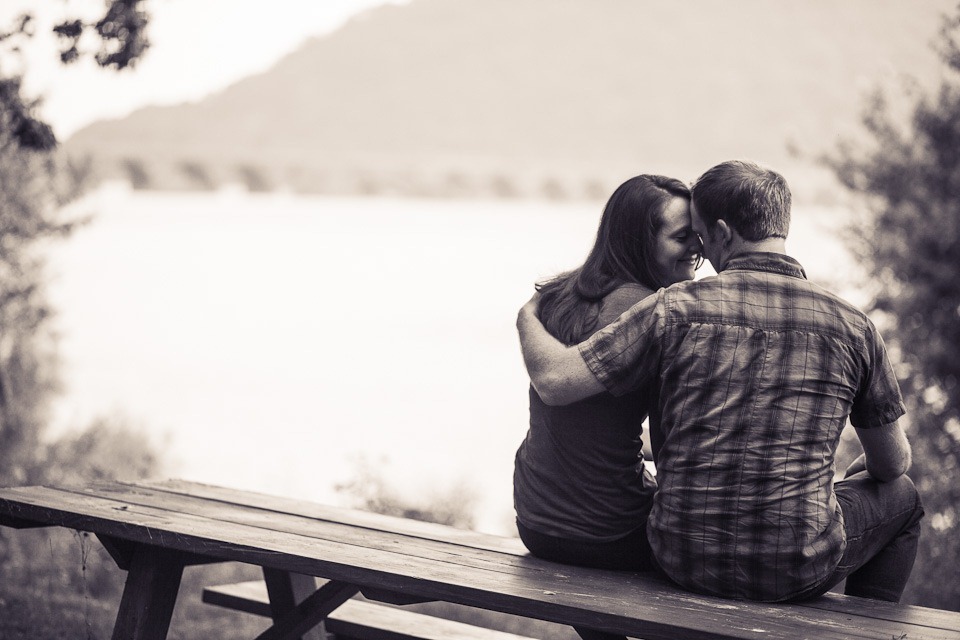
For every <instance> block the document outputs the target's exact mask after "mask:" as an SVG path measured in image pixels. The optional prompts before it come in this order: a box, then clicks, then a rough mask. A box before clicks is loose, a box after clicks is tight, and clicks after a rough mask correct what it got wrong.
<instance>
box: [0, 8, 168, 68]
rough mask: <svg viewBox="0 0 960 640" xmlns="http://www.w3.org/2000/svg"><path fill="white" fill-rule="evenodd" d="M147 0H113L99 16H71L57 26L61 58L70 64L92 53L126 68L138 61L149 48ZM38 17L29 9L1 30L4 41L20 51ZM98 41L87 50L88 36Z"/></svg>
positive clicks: (0, 41) (0, 39)
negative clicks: (86, 18) (85, 48)
mask: <svg viewBox="0 0 960 640" xmlns="http://www.w3.org/2000/svg"><path fill="white" fill-rule="evenodd" d="M144 3H145V0H109V1H108V2H106V3H105V8H104V12H103V15H102V16H100V17H99V18H97V19H95V20H84V19H81V18H70V19H67V20H64V21H63V22H60V23H59V24H56V25H54V26H53V33H54V34H56V36H57V39H58V40H59V42H60V61H61V62H63V63H64V64H70V63H73V62H76V61H77V60H79V59H80V58H81V57H82V56H83V55H84V54H89V55H91V56H92V57H93V58H94V60H96V62H97V64H98V65H100V66H101V67H106V68H111V69H117V70H120V69H126V68H127V67H129V66H132V65H134V64H136V62H137V60H139V59H140V58H141V57H142V56H143V54H144V53H145V52H146V50H147V48H148V47H149V46H150V41H149V40H148V39H147V33H146V31H147V24H148V23H149V21H150V16H149V15H148V14H147V12H146V11H144V10H143V9H142V6H143V4H144ZM35 24H36V19H35V18H34V15H33V13H32V12H29V11H28V12H25V13H24V14H23V15H21V16H20V17H19V18H17V20H16V22H15V23H14V24H13V25H12V27H11V28H10V30H8V31H6V32H2V33H0V45H5V46H6V48H7V50H8V51H17V50H18V48H19V47H20V46H21V45H22V43H23V41H24V40H26V39H29V38H31V37H32V36H33V34H34V28H35ZM87 35H89V36H92V38H88V40H89V39H92V40H94V41H96V42H97V45H98V46H97V49H96V51H93V50H90V51H83V50H82V46H83V44H84V36H87Z"/></svg>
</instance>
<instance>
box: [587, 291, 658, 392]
mask: <svg viewBox="0 0 960 640" xmlns="http://www.w3.org/2000/svg"><path fill="white" fill-rule="evenodd" d="M663 296H664V290H663V289H661V290H660V291H659V292H658V293H657V294H656V295H652V296H649V297H647V298H645V299H644V300H641V301H640V302H639V303H637V304H635V305H634V306H633V307H631V308H630V309H629V310H627V311H626V312H625V313H623V315H621V316H620V318H618V319H617V321H616V322H614V323H613V324H610V325H608V326H607V327H605V328H604V329H602V330H601V331H598V332H597V333H595V334H593V336H591V337H590V339H588V340H587V341H586V342H582V343H580V345H579V349H580V355H581V356H582V357H583V360H584V362H586V364H587V367H588V368H589V369H590V371H592V372H593V374H594V375H595V376H596V377H597V380H599V381H600V383H601V384H602V385H603V386H604V387H606V389H607V391H609V392H610V393H612V394H613V395H615V396H622V395H625V394H627V393H630V392H631V391H634V390H636V389H638V388H640V387H641V386H644V385H645V384H646V383H647V382H649V381H650V380H651V379H652V378H654V377H655V375H656V372H657V370H658V361H659V358H660V339H659V335H660V332H661V331H662V328H663V311H662V310H663V308H664V305H663Z"/></svg>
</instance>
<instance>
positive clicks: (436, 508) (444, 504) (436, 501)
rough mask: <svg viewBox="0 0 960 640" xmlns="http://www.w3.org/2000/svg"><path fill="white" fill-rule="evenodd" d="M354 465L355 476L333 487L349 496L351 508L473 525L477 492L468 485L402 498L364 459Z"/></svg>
mask: <svg viewBox="0 0 960 640" xmlns="http://www.w3.org/2000/svg"><path fill="white" fill-rule="evenodd" d="M356 466H357V471H356V476H355V477H354V478H353V479H352V480H349V481H348V482H344V483H340V484H338V485H337V486H336V490H337V491H338V492H340V493H343V494H345V495H347V496H349V497H350V498H351V500H352V502H353V504H352V505H351V506H352V507H354V508H357V509H363V510H365V511H372V512H374V513H383V514H386V515H390V516H398V517H401V518H411V519H413V520H422V521H424V522H437V523H440V524H446V525H450V526H453V527H459V528H461V529H471V528H473V526H474V521H473V517H474V516H473V507H474V503H475V501H476V495H475V494H474V493H472V492H471V491H470V490H469V489H468V488H467V487H465V486H461V485H456V484H455V485H452V486H450V487H447V488H446V489H444V490H443V491H439V492H435V493H433V494H431V495H425V496H421V499H420V500H414V499H410V498H405V497H401V496H400V495H399V493H398V492H397V491H395V490H393V489H392V488H391V487H390V486H388V484H387V481H386V480H385V479H384V476H383V475H382V474H381V473H380V472H379V471H377V470H375V469H373V468H372V466H371V465H370V463H369V462H368V461H367V460H366V459H361V460H359V461H357V464H356Z"/></svg>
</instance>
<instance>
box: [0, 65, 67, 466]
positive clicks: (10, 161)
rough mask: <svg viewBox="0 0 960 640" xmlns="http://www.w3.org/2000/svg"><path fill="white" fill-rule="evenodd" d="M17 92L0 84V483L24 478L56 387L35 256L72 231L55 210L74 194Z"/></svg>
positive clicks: (46, 309)
mask: <svg viewBox="0 0 960 640" xmlns="http://www.w3.org/2000/svg"><path fill="white" fill-rule="evenodd" d="M16 86H17V83H16V82H15V81H10V80H6V81H0V87H2V89H0V484H8V483H15V482H21V481H23V480H25V479H26V478H27V474H28V470H29V468H30V466H31V465H32V464H33V463H34V462H35V455H36V453H37V452H38V451H37V446H38V444H39V441H40V436H41V432H42V430H43V427H44V423H45V419H46V416H45V414H44V409H45V407H46V403H47V400H48V398H49V396H50V394H51V393H52V392H53V391H54V390H55V389H56V375H55V354H54V352H53V351H52V348H51V347H50V345H51V343H52V341H51V335H50V328H49V326H48V325H49V322H48V320H49V318H50V317H51V314H52V310H51V309H50V307H49V305H48V304H47V301H46V299H45V297H44V289H43V284H44V272H43V259H42V252H41V250H42V248H43V246H44V242H45V241H46V240H47V239H49V238H55V237H63V236H65V235H66V234H68V233H69V232H70V230H71V229H72V228H73V226H74V223H73V222H65V221H61V220H59V219H58V211H59V207H60V205H62V204H63V202H64V201H65V200H66V199H68V198H69V197H70V195H71V193H73V192H74V190H75V188H76V184H75V182H74V179H73V176H72V174H71V172H69V171H63V165H62V164H60V163H58V160H57V158H56V157H55V156H54V155H53V154H52V153H51V152H49V151H48V150H46V149H45V148H44V145H45V143H41V144H39V148H38V145H37V143H36V139H35V138H34V135H33V133H34V132H35V131H37V130H38V129H37V128H36V127H34V126H33V125H29V124H28V125H26V126H24V123H29V122H38V121H36V120H35V119H34V118H33V117H32V115H31V105H29V104H27V103H24V102H22V101H20V100H19V93H18V90H16ZM25 131H26V132H28V133H26V134H25V133H24V132H25Z"/></svg>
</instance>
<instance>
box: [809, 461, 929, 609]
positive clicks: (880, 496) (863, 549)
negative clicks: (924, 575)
mask: <svg viewBox="0 0 960 640" xmlns="http://www.w3.org/2000/svg"><path fill="white" fill-rule="evenodd" d="M835 490H836V494H837V501H838V502H839V503H840V508H841V510H842V511H843V521H844V530H845V531H846V534H847V546H846V548H845V549H844V552H843V556H842V557H841V558H840V564H839V565H838V566H837V569H836V571H834V573H833V575H832V576H831V577H830V578H829V580H827V582H826V583H825V584H824V585H822V587H821V588H820V589H818V590H817V592H816V593H815V594H814V595H819V594H822V593H824V592H826V591H828V590H829V589H830V588H832V587H833V586H835V585H837V584H838V583H839V582H841V581H842V580H843V579H846V580H847V584H846V586H845V589H844V593H846V594H847V595H850V596H860V597H863V598H872V599H874V600H887V601H889V602H899V601H900V596H901V595H902V594H903V588H904V587H905V586H906V584H907V580H908V579H909V578H910V571H911V570H912V569H913V561H914V560H915V559H916V556H917V543H918V541H919V538H920V520H921V518H922V517H923V506H922V505H921V503H920V496H919V494H918V493H917V489H916V487H915V486H914V485H913V481H912V480H910V478H909V477H907V476H905V475H904V476H900V477H899V478H897V479H896V480H892V481H890V482H878V481H877V480H874V479H873V478H872V477H870V475H869V474H868V473H867V472H866V471H861V472H860V473H857V474H855V475H853V476H851V477H850V478H847V479H844V480H841V481H840V482H838V483H837V484H836V487H835Z"/></svg>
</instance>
